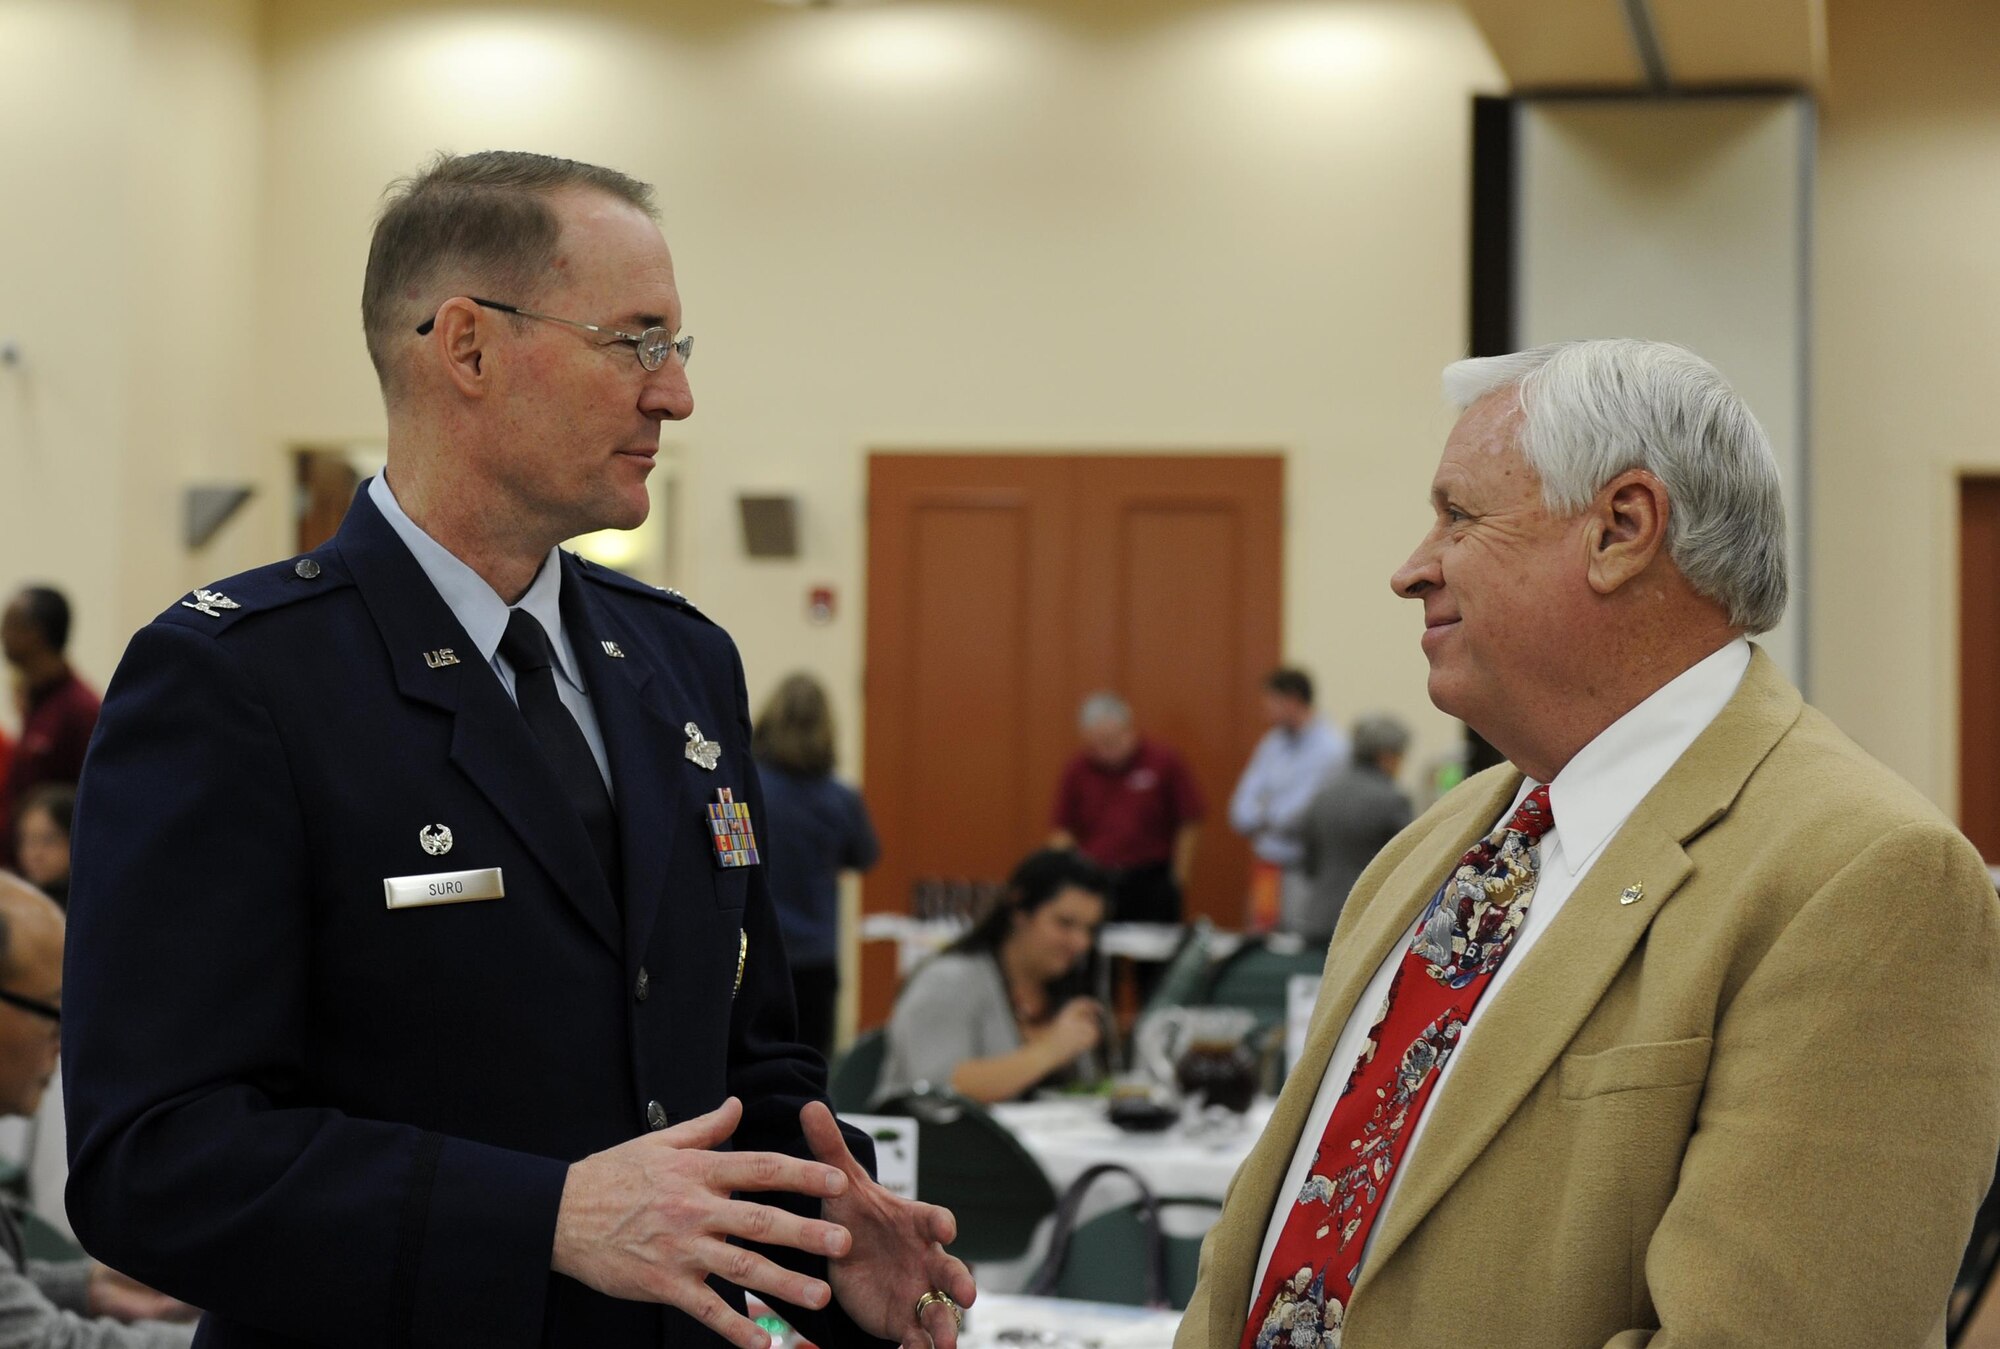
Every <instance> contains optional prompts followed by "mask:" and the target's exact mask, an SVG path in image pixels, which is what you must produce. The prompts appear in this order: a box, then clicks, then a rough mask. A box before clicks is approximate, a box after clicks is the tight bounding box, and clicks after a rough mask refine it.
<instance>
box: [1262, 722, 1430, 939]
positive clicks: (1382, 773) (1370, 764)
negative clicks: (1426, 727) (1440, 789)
mask: <svg viewBox="0 0 2000 1349" xmlns="http://www.w3.org/2000/svg"><path fill="white" fill-rule="evenodd" d="M1409 747H1410V730H1409V728H1408V727H1407V726H1405V725H1403V723H1402V722H1400V721H1398V720H1396V719H1395V718H1394V717H1390V716H1372V717H1363V718H1361V719H1360V720H1359V721H1357V722H1355V723H1354V753H1353V756H1352V758H1350V759H1349V760H1348V762H1347V763H1346V764H1345V765H1344V766H1342V767H1341V768H1339V769H1336V770H1335V772H1334V774H1333V776H1332V777H1330V778H1328V779H1327V780H1326V782H1325V783H1323V784H1322V785H1321V787H1320V789H1319V790H1318V791H1317V792H1315V793H1313V797H1312V800H1311V801H1309V802H1307V803H1306V808H1305V810H1304V812H1303V813H1302V814H1301V815H1300V816H1299V818H1298V819H1297V820H1296V821H1295V822H1294V823H1293V824H1292V826H1291V828H1290V829H1289V830H1288V831H1287V837H1288V840H1289V841H1290V842H1292V843H1293V845H1294V846H1295V847H1297V848H1298V851H1299V858H1298V872H1299V877H1300V880H1301V881H1302V882H1303V883H1302V884H1301V885H1299V886H1298V887H1296V888H1295V889H1291V890H1288V892H1287V893H1286V896H1285V898H1286V901H1287V902H1286V904H1285V909H1284V913H1283V915H1282V917H1281V919H1280V921H1279V924H1278V926H1279V927H1280V928H1281V929H1282V930H1283V931H1286V932H1290V933H1293V934H1295V935H1297V936H1299V937H1302V938H1304V939H1305V940H1306V941H1308V942H1311V943H1313V944H1314V945H1324V944H1325V943H1326V942H1327V941H1329V940H1330V939H1331V938H1332V937H1333V927H1334V924H1335V923H1336V922H1338V921H1339V920H1340V909H1341V906H1342V905H1343V904H1345V903H1347V892H1348V891H1349V890H1352V889H1353V888H1354V882H1355V880H1356V879H1357V878H1358V877H1359V876H1360V875H1361V873H1362V872H1363V871H1365V870H1366V869H1367V867H1368V864H1369V863H1370V862H1372V861H1374V860H1375V854H1376V853H1378V852H1380V851H1382V849H1383V847H1384V846H1385V845H1386V844H1387V843H1388V842H1389V840H1390V839H1392V838H1394V837H1396V835H1397V834H1399V833H1401V832H1402V831H1403V829H1404V828H1405V827H1407V826H1408V825H1409V823H1410V820H1411V819H1412V818H1413V815H1412V813H1411V810H1410V798H1409V797H1408V796H1407V795H1405V794H1404V793H1403V790H1402V789H1401V788H1399V787H1398V786H1397V785H1396V775H1397V774H1398V773H1400V772H1401V771H1402V769H1403V754H1404V753H1405V751H1407V750H1408V749H1409Z"/></svg>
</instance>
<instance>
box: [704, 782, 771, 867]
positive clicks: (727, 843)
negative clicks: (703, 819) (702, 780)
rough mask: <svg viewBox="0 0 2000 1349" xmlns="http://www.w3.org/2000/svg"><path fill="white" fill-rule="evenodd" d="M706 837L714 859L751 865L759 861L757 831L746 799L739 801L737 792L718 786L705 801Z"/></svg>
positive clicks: (722, 863)
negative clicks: (753, 825)
mask: <svg viewBox="0 0 2000 1349" xmlns="http://www.w3.org/2000/svg"><path fill="white" fill-rule="evenodd" d="M708 837H709V841H710V842H712V843H714V844H715V860H716V863H717V864H718V865H720V866H725V867H754V866H756V865H757V864H758V861H759V859H758V857H757V831H756V830H755V829H754V828H752V827H751V824H750V806H749V803H747V802H743V801H738V800H737V799H736V793H735V792H733V791H731V790H730V789H729V788H727V787H724V788H721V789H720V790H719V791H717V792H716V794H715V800H713V801H711V802H709V804H708Z"/></svg>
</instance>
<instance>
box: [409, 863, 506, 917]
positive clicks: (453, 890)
mask: <svg viewBox="0 0 2000 1349" xmlns="http://www.w3.org/2000/svg"><path fill="white" fill-rule="evenodd" d="M382 893H383V894H384V895H385V896H387V897H388V900H389V907H390V908H392V909H416V908H422V907H423V906H424V905H426V904H468V903H471V902H472V901H473V900H475V899H499V898H501V897H502V896H504V895H505V894H506V893H507V887H506V886H504V885H502V884H501V883H500V868H499V867H486V868H484V869H482V870H479V871H440V872H437V873H435V874H433V875H429V876H385V877H383V878H382Z"/></svg>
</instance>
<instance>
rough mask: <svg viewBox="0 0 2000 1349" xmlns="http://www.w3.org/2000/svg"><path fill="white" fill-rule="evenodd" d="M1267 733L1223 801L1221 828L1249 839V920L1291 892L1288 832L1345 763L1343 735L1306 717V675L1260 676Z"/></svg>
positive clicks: (1264, 915) (1292, 852) (1265, 920)
mask: <svg viewBox="0 0 2000 1349" xmlns="http://www.w3.org/2000/svg"><path fill="white" fill-rule="evenodd" d="M1264 715H1265V718H1266V719H1267V720H1268V721H1269V722H1270V723H1271V729H1270V730H1269V731H1267V732H1265V733H1264V738H1263V739H1262V740H1259V741H1258V742H1257V748H1256V750H1255V751H1253V752H1252V753H1251V755H1250V762H1249V763H1248V764H1247V765H1246V766H1245V767H1244V769H1243V776H1242V777H1241V778H1239V779H1237V782H1236V791H1235V793H1234V794H1233V795H1231V796H1230V798H1229V824H1230V827H1231V828H1233V829H1234V830H1236V832H1237V833H1239V834H1241V835H1243V836H1244V837H1245V838H1247V839H1249V840H1250V850H1251V852H1252V853H1253V854H1254V855H1255V859H1256V860H1255V863H1254V867H1253V871H1252V875H1251V888H1250V892H1251V901H1250V922H1251V926H1253V927H1269V926H1270V925H1271V924H1272V923H1273V922H1275V921H1276V920H1277V916H1278V912H1279V906H1280V892H1281V889H1282V888H1287V887H1289V888H1298V887H1302V886H1303V885H1304V878H1303V877H1301V876H1300V875H1299V874H1298V869H1297V868H1298V864H1299V856H1300V844H1299V842H1298V840H1297V838H1296V837H1294V836H1293V835H1292V833H1291V829H1292V826H1293V825H1294V824H1296V823H1297V822H1298V819H1299V817H1300V816H1301V815H1303V814H1304V813H1305V808H1306V804H1307V803H1308V802H1310V801H1311V800H1312V796H1313V793H1314V792H1315V791H1317V790H1318V789H1319V785H1320V784H1321V783H1322V782H1324V781H1325V780H1326V779H1327V777H1328V775H1329V774H1331V773H1332V772H1333V770H1335V769H1336V768H1338V767H1339V766H1340V765H1342V764H1344V763H1346V762H1347V755H1348V748H1347V737H1346V736H1345V735H1343V734H1341V732H1340V730H1339V729H1338V728H1336V727H1334V726H1330V725H1328V724H1327V723H1326V722H1325V721H1322V720H1321V719H1320V718H1319V716H1318V715H1317V714H1316V713H1315V712H1314V711H1313V684H1312V676H1310V675H1308V674H1307V673H1306V672H1305V671H1304V670H1299V669H1293V668H1290V667H1284V668H1280V669H1276V670H1273V671H1272V672H1271V673H1270V674H1269V675H1266V676H1265V678H1264Z"/></svg>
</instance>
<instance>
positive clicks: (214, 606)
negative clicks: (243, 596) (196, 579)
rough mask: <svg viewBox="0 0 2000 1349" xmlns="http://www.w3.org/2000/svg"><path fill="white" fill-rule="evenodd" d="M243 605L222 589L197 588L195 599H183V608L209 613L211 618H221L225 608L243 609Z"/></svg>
mask: <svg viewBox="0 0 2000 1349" xmlns="http://www.w3.org/2000/svg"><path fill="white" fill-rule="evenodd" d="M242 607H243V606H242V605H240V604H238V603H237V602H236V601H235V600H232V599H230V598H229V596H227V595H225V594H223V593H222V592H221V591H220V590H197V591H195V592H194V598H193V599H191V600H182V601H181V608H183V609H192V610H194V611H195V612H196V613H198V614H207V615H208V616H209V617H210V618H221V617H222V611H223V610H224V609H241V608H242Z"/></svg>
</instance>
